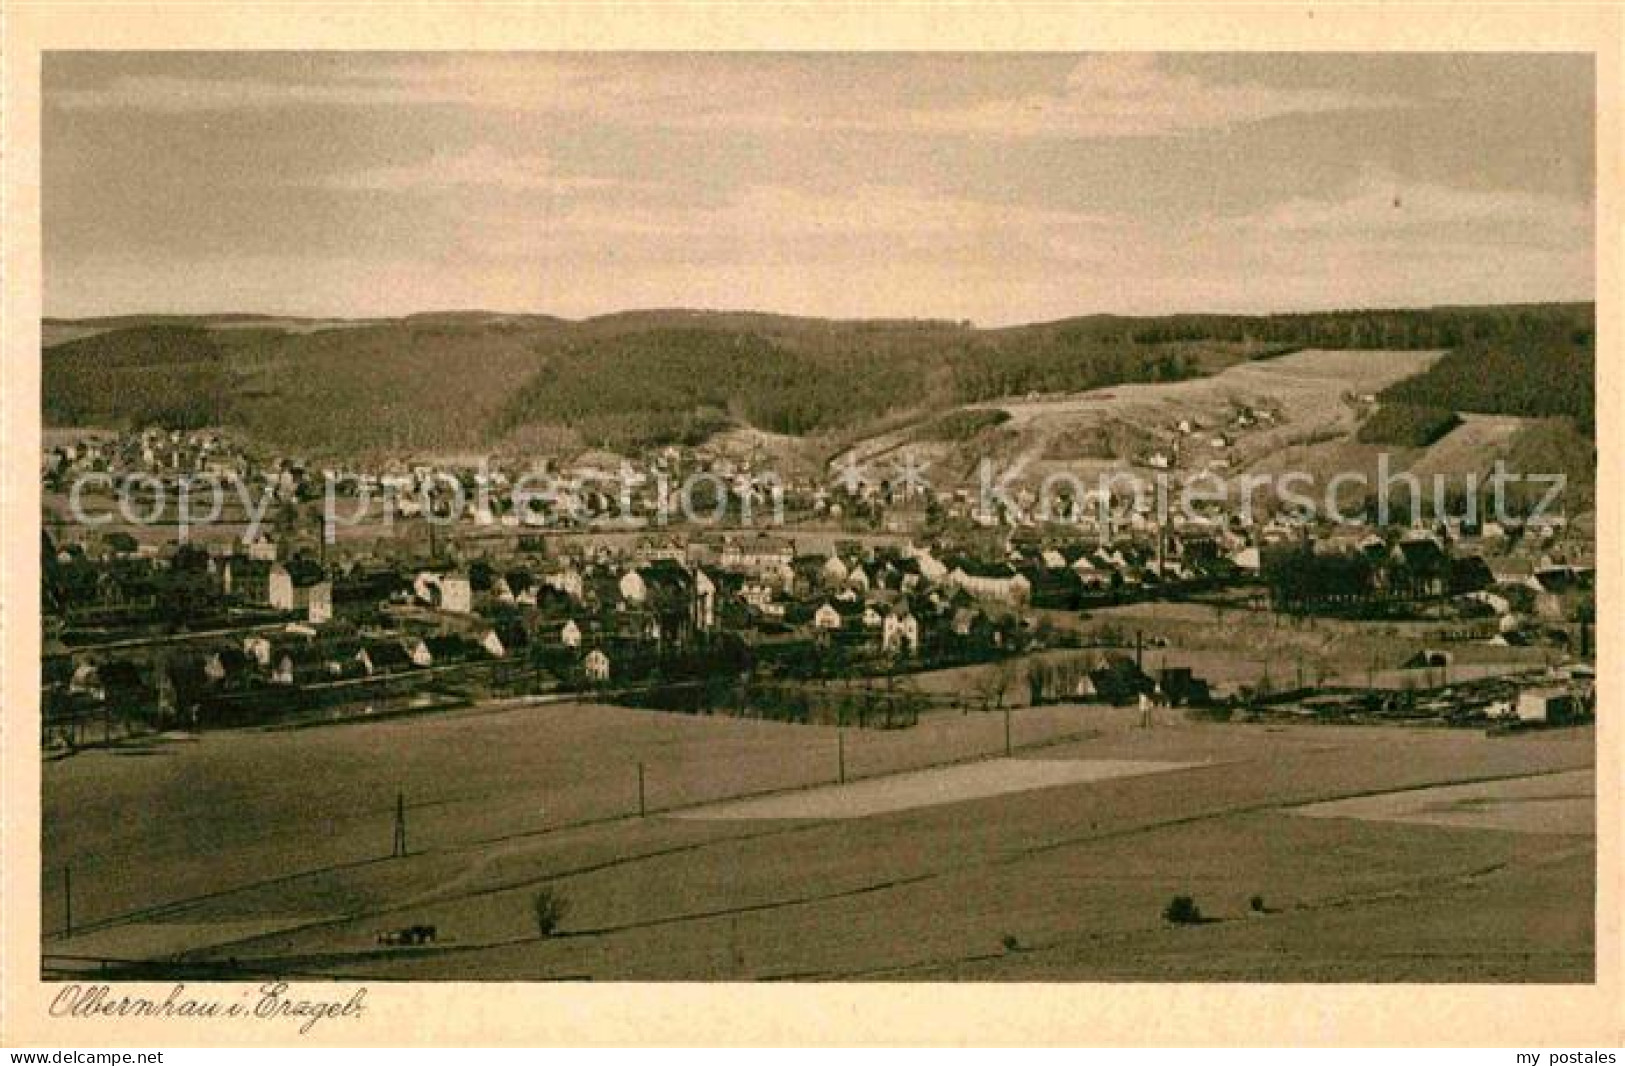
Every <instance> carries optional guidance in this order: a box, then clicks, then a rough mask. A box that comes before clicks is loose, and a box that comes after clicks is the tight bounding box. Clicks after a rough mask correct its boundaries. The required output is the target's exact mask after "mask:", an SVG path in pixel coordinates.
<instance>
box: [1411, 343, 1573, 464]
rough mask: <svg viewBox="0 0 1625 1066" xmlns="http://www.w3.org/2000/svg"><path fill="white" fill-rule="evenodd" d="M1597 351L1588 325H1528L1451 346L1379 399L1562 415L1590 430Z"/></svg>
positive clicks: (1485, 411)
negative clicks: (1446, 352)
mask: <svg viewBox="0 0 1625 1066" xmlns="http://www.w3.org/2000/svg"><path fill="white" fill-rule="evenodd" d="M1596 362H1597V360H1596V351H1595V344H1594V337H1593V333H1592V329H1591V326H1590V324H1589V323H1587V324H1585V325H1584V326H1572V325H1569V324H1566V323H1563V322H1559V321H1545V322H1528V323H1523V324H1521V325H1520V327H1519V328H1516V329H1514V330H1511V331H1509V332H1508V333H1506V334H1503V335H1500V336H1494V337H1482V338H1478V339H1475V340H1472V341H1470V342H1468V343H1466V344H1464V345H1462V346H1461V347H1459V348H1455V349H1453V350H1452V351H1450V352H1449V353H1448V354H1446V355H1445V357H1444V358H1443V359H1440V360H1439V361H1438V362H1437V363H1435V364H1433V366H1431V367H1430V368H1428V369H1427V370H1426V371H1425V372H1423V373H1421V374H1418V375H1417V376H1415V377H1413V378H1407V379H1406V380H1404V381H1401V382H1399V383H1397V384H1395V385H1392V386H1390V387H1389V388H1388V389H1387V390H1385V391H1384V392H1383V394H1382V398H1383V399H1384V400H1391V401H1393V402H1395V403H1405V404H1414V405H1419V406H1424V407H1444V408H1449V409H1451V410H1454V411H1473V412H1479V413H1483V414H1502V415H1525V416H1530V417H1546V416H1564V417H1568V418H1572V419H1574V421H1575V424H1576V425H1578V426H1579V428H1580V430H1581V432H1583V433H1585V434H1586V435H1588V436H1590V435H1592V434H1593V433H1594V432H1595V419H1596V404H1597V394H1596Z"/></svg>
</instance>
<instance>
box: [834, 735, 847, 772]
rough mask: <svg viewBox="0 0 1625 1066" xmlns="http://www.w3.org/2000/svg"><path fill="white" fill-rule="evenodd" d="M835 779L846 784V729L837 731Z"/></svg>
mask: <svg viewBox="0 0 1625 1066" xmlns="http://www.w3.org/2000/svg"><path fill="white" fill-rule="evenodd" d="M835 780H836V781H837V782H838V783H839V784H842V785H844V784H846V730H844V729H837V730H836V731H835Z"/></svg>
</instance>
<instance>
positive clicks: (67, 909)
mask: <svg viewBox="0 0 1625 1066" xmlns="http://www.w3.org/2000/svg"><path fill="white" fill-rule="evenodd" d="M62 900H63V904H62V906H63V920H62V935H63V936H72V935H73V867H71V866H64V867H62Z"/></svg>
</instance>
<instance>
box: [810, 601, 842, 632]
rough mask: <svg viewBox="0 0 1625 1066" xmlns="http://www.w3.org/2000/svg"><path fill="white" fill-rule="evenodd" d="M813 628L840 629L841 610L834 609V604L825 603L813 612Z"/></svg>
mask: <svg viewBox="0 0 1625 1066" xmlns="http://www.w3.org/2000/svg"><path fill="white" fill-rule="evenodd" d="M813 628H814V629H840V628H841V612H840V611H837V610H836V609H835V605H834V604H830V603H826V604H823V605H822V606H820V607H819V608H818V610H816V611H814V612H813Z"/></svg>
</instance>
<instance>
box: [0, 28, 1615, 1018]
mask: <svg viewBox="0 0 1625 1066" xmlns="http://www.w3.org/2000/svg"><path fill="white" fill-rule="evenodd" d="M0 17H3V18H4V46H3V47H4V85H3V116H4V127H3V137H4V141H3V151H0V159H3V168H4V229H3V240H0V245H3V250H4V275H3V278H4V280H3V304H0V308H3V310H0V326H3V330H4V344H5V365H6V368H7V371H6V373H5V375H4V378H3V388H0V432H3V434H4V436H3V441H4V444H5V445H6V447H4V448H3V449H0V508H3V515H4V520H3V524H0V529H3V531H4V538H3V539H4V564H5V565H4V567H3V568H0V609H3V614H0V633H3V641H0V655H3V660H0V680H3V684H4V688H3V690H0V692H3V694H0V708H3V717H0V782H3V783H4V785H3V789H4V791H3V799H0V834H3V835H0V847H3V851H0V855H3V861H0V907H3V911H0V949H3V955H0V983H3V987H0V1045H5V1046H9V1047H16V1046H19V1045H31V1046H47V1047H53V1046H54V1047H94V1046H109V1045H113V1046H124V1047H139V1046H159V1047H162V1046H171V1047H173V1046H191V1045H200V1046H208V1045H212V1044H225V1045H237V1044H268V1045H283V1044H290V1043H301V1042H309V1043H313V1044H336V1045H345V1046H365V1045H374V1044H377V1045H397V1044H401V1043H412V1044H426V1045H433V1044H476V1045H478V1044H489V1043H494V1044H568V1045H613V1044H634V1045H639V1044H641V1045H654V1044H668V1045H670V1044H680V1045H694V1044H744V1045H762V1044H824V1045H831V1044H833V1045H899V1044H928V1045H958V1044H998V1045H1056V1044H1085V1045H1094V1044H1105V1045H1119V1044H1121V1045H1134V1044H1153V1045H1204V1044H1253V1045H1257V1044H1286V1045H1304V1044H1309V1045H1370V1044H1376V1045H1440V1044H1469V1045H1473V1044H1478V1045H1493V1046H1511V1045H1518V1046H1522V1047H1528V1048H1538V1047H1547V1048H1550V1047H1556V1046H1568V1047H1573V1046H1584V1045H1592V1046H1615V1047H1617V1046H1620V1045H1621V1044H1622V1043H1625V987H1622V985H1621V950H1620V949H1621V936H1620V931H1621V926H1620V872H1621V869H1622V856H1621V852H1620V844H1621V831H1620V830H1621V822H1620V803H1619V797H1620V784H1621V782H1620V771H1621V766H1622V762H1625V760H1622V759H1621V754H1622V750H1621V738H1622V732H1621V724H1620V718H1619V715H1618V714H1617V709H1618V706H1619V705H1620V704H1619V699H1618V696H1619V694H1620V693H1621V692H1622V691H1625V690H1622V686H1621V681H1622V676H1621V659H1620V656H1619V655H1618V654H1616V652H1615V649H1616V647H1617V646H1618V642H1619V641H1621V640H1625V630H1622V626H1621V622H1622V621H1625V611H1622V613H1621V614H1619V615H1616V614H1615V613H1614V611H1613V608H1614V607H1615V606H1619V604H1618V603H1616V600H1619V599H1620V597H1621V595H1622V593H1621V574H1622V556H1621V553H1620V552H1618V551H1617V550H1615V546H1616V545H1617V544H1618V543H1619V541H1618V537H1619V536H1620V528H1619V518H1620V513H1619V500H1620V495H1619V494H1620V489H1619V486H1620V485H1621V483H1622V482H1621V478H1622V477H1625V462H1622V460H1625V453H1622V448H1625V443H1622V441H1621V436H1620V433H1619V431H1618V429H1616V428H1615V427H1617V426H1618V425H1619V422H1618V419H1619V418H1620V417H1621V415H1622V414H1625V407H1622V397H1621V377H1622V374H1621V367H1620V364H1619V358H1620V342H1621V330H1620V327H1621V318H1620V294H1621V275H1620V235H1621V225H1620V223H1621V216H1620V192H1621V181H1620V178H1621V160H1622V151H1625V147H1622V144H1621V136H1620V134H1621V101H1622V100H1625V83H1622V81H1621V59H1622V40H1625V37H1622V33H1621V26H1622V22H1625V8H1622V7H1621V6H1619V5H1618V4H1610V5H1604V4H1595V5H1572V6H1570V5H1558V4H1547V5H1539V4H1521V5H1520V4H1503V5H1497V4H1429V5H1421V4H1416V5H1410V4H1403V5H1402V4H1397V3H1365V4H1313V5H1311V4H1274V5H1263V4H1216V3H1213V4H1159V3H1131V4H1115V5H1111V6H1103V7H1098V8H1092V7H1086V6H1083V5H1068V4H1024V3H1009V4H993V3H981V4H952V3H935V4H927V3H914V4H887V5H880V4H871V5H858V4H839V5H837V4H811V3H804V4H794V5H792V4H736V3H711V4H702V3H683V4H638V5H633V4H626V5H608V4H586V3H575V4H567V3H536V4H494V3H493V4H433V3H431V4H421V5H412V6H406V5H399V6H397V5H390V4H360V3H354V4H346V5H339V4H318V3H262V4H254V3H238V4H224V3H221V4H179V3H173V4H167V5H162V4H140V3H129V4H71V3H11V4H8V5H6V10H5V11H4V13H3V15H0ZM181 48H185V49H197V50H210V49H246V50H263V49H338V50H375V49H378V50H381V49H391V50H413V49H427V50H450V49H479V50H492V51H507V50H513V51H521V50H578V49H579V50H626V49H645V50H663V51H688V50H777V51H797V50H802V51H848V50H851V51H875V50H919V51H941V50H959V51H963V50H992V51H1087V50H1113V51H1337V52H1361V51H1383V50H1395V51H1444V52H1451V51H1509V52H1518V51H1548V52H1557V51H1561V52H1589V53H1594V54H1595V56H1596V71H1597V94H1596V99H1597V105H1598V114H1597V136H1598V148H1597V159H1598V160H1599V168H1600V170H1599V174H1598V179H1597V196H1598V202H1597V226H1598V229H1597V235H1598V239H1597V271H1596V292H1597V336H1598V341H1599V350H1598V360H1597V366H1598V375H1599V379H1600V380H1599V385H1600V387H1599V390H1598V394H1597V395H1598V407H1599V412H1598V414H1599V417H1598V420H1597V421H1598V434H1599V436H1598V440H1599V450H1600V462H1599V473H1598V481H1599V507H1598V524H1597V529H1598V534H1597V535H1598V539H1599V543H1600V545H1602V547H1601V548H1600V550H1599V551H1598V553H1597V554H1598V567H1599V570H1600V574H1599V584H1600V593H1599V595H1600V596H1601V605H1602V610H1601V611H1600V612H1599V616H1598V646H1599V647H1600V648H1602V649H1605V651H1606V654H1605V655H1604V656H1602V657H1601V658H1600V662H1599V668H1600V676H1599V683H1600V684H1601V686H1602V691H1603V698H1602V700H1601V701H1600V703H1601V707H1602V710H1601V713H1600V714H1599V716H1598V727H1597V738H1598V749H1599V750H1598V777H1597V784H1598V808H1599V810H1598V814H1599V819H1598V853H1597V857H1598V881H1597V908H1598V910H1597V926H1596V937H1597V972H1596V977H1597V980H1596V983H1595V984H1594V985H1555V986H1554V985H1521V984H1520V985H1501V986H1491V985H1399V984H1395V985H1329V984H1328V985H1267V984H1095V983H1079V984H966V985H926V984H893V985H882V986H874V985H867V986H864V985H851V984H844V985H843V984H827V985H810V986H809V985H802V986H786V985H732V984H709V985H701V984H670V985H657V984H617V985H608V984H606V985H598V986H591V985H545V984H538V985H526V984H506V983H503V984H473V983H447V984H388V985H381V984H374V985H371V986H370V991H369V997H368V1001H367V1002H368V1007H369V1009H368V1012H367V1014H366V1015H365V1016H364V1017H362V1018H360V1019H358V1020H344V1021H334V1022H328V1023H324V1024H323V1025H321V1026H319V1027H318V1028H317V1029H316V1031H315V1032H314V1034H313V1035H312V1036H310V1037H307V1038H301V1037H299V1036H297V1035H296V1034H294V1033H293V1032H292V1031H291V1029H289V1028H286V1027H283V1026H276V1025H254V1026H244V1025H241V1024H227V1023H222V1022H212V1021H182V1020H130V1019H125V1020H119V1021H116V1022H115V1021H107V1020H94V1019H92V1020H79V1021H74V1020H69V1019H63V1018H52V1017H50V1016H49V1013H48V1009H47V1008H48V1005H49V1003H50V999H51V996H52V995H53V994H54V991H55V986H53V985H48V984H44V983H42V982H41V981H40V980H39V966H38V960H39V907H38V899H39V885H40V871H39V861H40V860H39V816H40V802H39V785H40V770H39V751H38V742H39V724H38V714H39V700H38V695H37V694H38V691H39V688H38V670H39V641H40V630H39V616H38V609H39V606H38V605H39V570H38V566H39V553H38V547H37V545H38V537H37V533H36V530H37V528H38V526H39V495H38V492H39V489H38V478H37V470H38V468H37V461H36V456H37V454H38V450H39V422H40V407H39V325H40V321H39V320H40V306H41V304H40V278H41V273H40V216H39V89H40V83H39V73H40V55H41V53H42V52H43V51H46V50H50V49H181ZM124 987H127V988H130V989H131V990H132V991H134V990H135V989H137V988H154V989H157V988H162V989H165V990H167V987H168V986H156V985H155V986H124ZM304 987H306V988H307V989H309V991H310V992H311V994H322V995H331V994H333V993H334V992H335V991H336V990H338V989H340V988H345V987H347V986H342V985H337V986H334V985H319V986H318V985H311V986H304Z"/></svg>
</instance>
